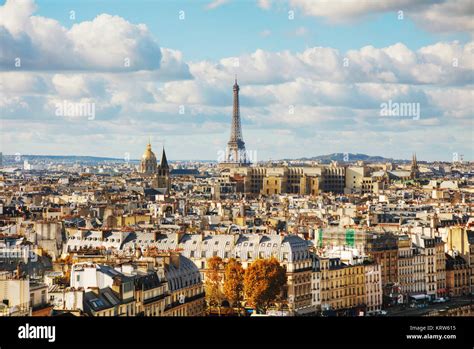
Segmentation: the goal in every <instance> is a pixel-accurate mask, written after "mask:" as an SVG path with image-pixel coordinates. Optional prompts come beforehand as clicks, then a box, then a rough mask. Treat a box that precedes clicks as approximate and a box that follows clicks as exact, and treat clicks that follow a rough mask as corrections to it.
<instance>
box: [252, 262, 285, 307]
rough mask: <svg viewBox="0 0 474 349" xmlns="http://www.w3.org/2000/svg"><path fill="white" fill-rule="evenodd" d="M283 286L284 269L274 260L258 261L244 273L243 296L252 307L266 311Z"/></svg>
mask: <svg viewBox="0 0 474 349" xmlns="http://www.w3.org/2000/svg"><path fill="white" fill-rule="evenodd" d="M285 284H286V271H285V268H283V267H282V266H281V265H280V263H279V262H278V261H277V260H276V259H275V258H273V257H272V258H270V259H258V260H256V261H255V262H253V263H252V264H251V265H250V266H249V267H248V268H247V270H246V271H245V275H244V294H245V297H246V299H247V301H248V303H249V304H250V305H251V306H252V307H254V308H255V309H257V310H259V309H264V310H266V309H267V308H268V306H269V305H270V303H271V302H274V301H275V300H276V299H277V297H278V295H279V294H280V293H281V292H282V291H283V288H284V286H285Z"/></svg>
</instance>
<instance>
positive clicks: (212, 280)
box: [204, 256, 224, 313]
mask: <svg viewBox="0 0 474 349" xmlns="http://www.w3.org/2000/svg"><path fill="white" fill-rule="evenodd" d="M222 267H223V261H222V258H220V257H217V256H214V257H212V258H209V259H208V260H207V270H206V280H205V282H204V287H205V292H206V300H207V304H208V305H209V308H210V309H212V307H213V306H215V307H217V308H218V309H219V313H220V306H221V303H222V300H223V298H224V296H223V294H222V290H221V283H222Z"/></svg>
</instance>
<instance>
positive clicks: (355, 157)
mask: <svg viewBox="0 0 474 349" xmlns="http://www.w3.org/2000/svg"><path fill="white" fill-rule="evenodd" d="M285 160H292V161H295V160H296V161H298V160H300V161H319V162H321V163H324V164H325V163H330V162H331V161H338V162H355V161H359V160H362V161H365V162H406V161H407V160H394V159H392V158H384V157H383V156H371V155H367V154H353V153H332V154H328V155H319V156H313V157H310V158H307V157H304V158H299V159H285Z"/></svg>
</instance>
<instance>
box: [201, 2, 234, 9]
mask: <svg viewBox="0 0 474 349" xmlns="http://www.w3.org/2000/svg"><path fill="white" fill-rule="evenodd" d="M228 2H229V0H213V1H211V2H210V3H209V4H207V6H206V8H207V9H210V10H212V9H215V8H217V7H220V6H222V5H224V4H227V3H228Z"/></svg>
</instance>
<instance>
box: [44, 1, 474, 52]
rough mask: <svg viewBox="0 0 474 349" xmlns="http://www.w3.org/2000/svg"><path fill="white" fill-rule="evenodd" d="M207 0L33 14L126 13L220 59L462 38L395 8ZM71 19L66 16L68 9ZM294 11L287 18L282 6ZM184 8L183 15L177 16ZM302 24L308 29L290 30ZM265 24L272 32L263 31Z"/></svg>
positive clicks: (95, 5) (77, 5)
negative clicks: (213, 3) (314, 9)
mask: <svg viewBox="0 0 474 349" xmlns="http://www.w3.org/2000/svg"><path fill="white" fill-rule="evenodd" d="M209 3H210V2H209V1H203V0H195V1H189V0H188V1H170V0H168V1H150V0H148V1H130V0H108V1H91V0H84V1H70V0H62V1H61V0H56V1H52V0H46V1H37V4H38V5H39V8H38V12H37V14H38V15H41V16H45V17H51V18H54V19H56V20H58V21H59V22H60V23H61V24H62V25H63V26H65V27H71V26H72V25H73V24H74V23H76V22H81V21H90V20H93V19H94V18H95V17H96V16H97V15H98V14H100V13H109V14H111V15H118V16H121V17H124V18H126V19H127V20H129V21H130V22H132V23H145V24H146V25H147V27H148V28H149V29H150V31H151V32H152V33H153V34H154V35H155V37H156V38H157V40H158V41H159V43H160V44H161V45H163V46H165V47H174V48H179V49H180V51H182V52H183V53H184V55H185V58H186V59H189V60H204V59H214V60H215V59H220V58H222V57H228V56H235V55H240V54H242V53H251V52H253V51H255V50H256V49H259V48H260V49H264V50H269V51H280V50H290V51H298V50H304V49H305V48H306V47H308V46H329V47H334V48H337V49H339V50H342V51H347V50H349V49H358V48H360V47H363V46H366V45H373V46H375V47H385V46H390V45H392V44H394V43H397V42H403V43H404V44H405V45H406V46H407V47H409V48H410V49H417V48H420V47H422V46H426V45H430V44H433V43H436V42H437V41H439V40H448V41H449V40H455V39H456V40H461V41H462V42H467V41H468V40H469V36H468V35H467V34H466V33H460V34H459V33H458V34H452V33H430V32H429V31H426V30H423V29H422V28H419V27H417V26H416V25H415V24H414V23H413V21H412V20H411V19H410V17H409V12H408V13H407V18H406V20H405V21H400V20H399V19H398V13H397V11H391V12H389V13H382V14H377V15H370V16H369V18H370V19H369V20H363V19H362V20H354V21H353V22H351V23H342V24H331V23H330V22H329V21H327V20H325V19H322V18H314V17H311V16H305V13H304V11H302V10H298V9H294V8H293V7H292V6H290V5H289V4H284V6H281V7H280V8H278V9H277V10H275V11H266V10H264V9H261V8H259V7H258V6H256V5H255V1H249V0H243V1H233V2H229V3H226V4H224V5H222V6H220V7H217V8H215V9H208V8H207V7H206V6H207V5H208V4H209ZM71 10H74V11H75V12H76V20H75V21H71V20H70V19H69V11H71ZM290 10H293V11H295V18H294V20H288V11H290ZM180 11H185V16H186V19H185V20H184V21H182V20H179V12H180ZM301 27H304V28H306V29H307V30H308V34H306V35H301V36H297V35H294V32H295V31H296V30H297V29H298V28H301ZM265 30H270V31H271V32H272V34H273V35H270V36H269V37H264V36H262V35H261V33H262V32H264V31H265Z"/></svg>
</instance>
